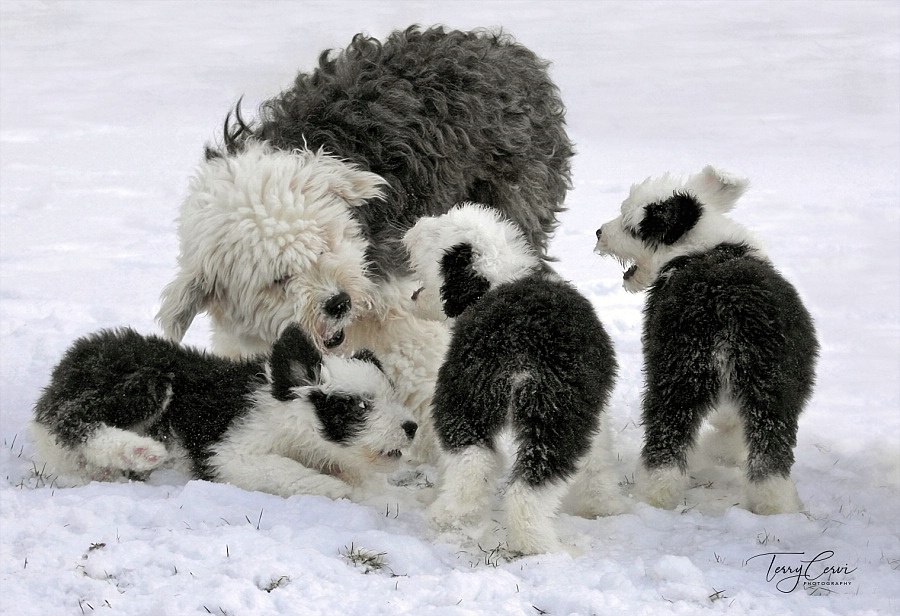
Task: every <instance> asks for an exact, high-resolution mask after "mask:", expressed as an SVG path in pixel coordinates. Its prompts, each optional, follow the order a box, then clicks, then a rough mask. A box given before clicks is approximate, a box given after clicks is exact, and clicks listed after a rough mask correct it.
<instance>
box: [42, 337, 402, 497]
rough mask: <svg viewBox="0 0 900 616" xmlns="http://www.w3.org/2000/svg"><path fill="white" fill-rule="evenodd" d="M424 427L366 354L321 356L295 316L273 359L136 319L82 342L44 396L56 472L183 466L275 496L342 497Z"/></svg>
mask: <svg viewBox="0 0 900 616" xmlns="http://www.w3.org/2000/svg"><path fill="white" fill-rule="evenodd" d="M415 432H416V424H415V422H414V421H413V420H412V416H411V414H410V413H409V412H408V411H406V410H405V409H404V408H403V407H401V406H400V405H399V404H397V403H396V402H395V400H394V391H393V388H392V386H391V383H390V381H389V380H388V378H387V377H386V376H385V375H384V373H383V372H382V369H381V366H380V364H379V362H378V360H377V359H376V358H375V357H374V356H373V355H372V354H371V353H365V352H362V353H358V354H357V355H356V356H354V357H353V358H347V359H344V358H338V357H332V356H323V355H322V354H321V353H320V352H319V351H318V349H317V348H316V347H315V346H314V345H313V343H312V342H311V340H310V339H309V337H308V336H307V335H306V334H305V333H304V332H303V331H302V329H301V328H300V327H298V326H296V325H291V326H289V327H288V328H287V329H286V330H285V331H284V333H283V334H282V335H281V337H279V339H278V340H277V341H276V343H275V345H274V347H273V349H272V352H271V354H270V355H268V356H264V357H258V358H254V359H248V360H241V361H236V360H230V359H224V358H221V357H216V356H213V355H209V354H207V353H204V352H202V351H199V350H194V349H189V348H184V347H181V346H179V345H177V344H175V343H173V342H170V341H168V340H163V339H161V338H158V337H156V336H143V335H140V334H138V333H137V332H135V331H134V330H131V329H118V330H105V331H101V332H99V333H97V334H93V335H91V336H86V337H84V338H81V339H79V340H77V341H76V342H75V343H74V344H73V345H72V347H71V348H70V349H69V350H68V351H67V352H66V354H65V355H64V357H63V358H62V360H61V361H60V363H59V364H58V365H57V366H56V368H55V369H54V370H53V374H52V377H51V381H50V384H49V385H48V386H47V388H46V389H45V390H44V393H43V395H41V397H40V398H39V399H38V401H37V403H36V405H35V420H34V421H33V422H32V434H33V436H34V438H35V445H36V449H37V453H38V456H39V457H40V458H41V459H43V460H44V461H45V462H46V463H47V465H48V466H49V469H48V470H50V471H53V472H55V473H57V474H63V475H65V476H69V477H76V478H80V479H82V480H87V481H91V480H116V479H119V478H141V477H143V476H145V475H146V474H148V473H149V472H150V471H152V470H155V469H157V468H160V467H163V466H164V465H167V466H174V467H175V468H178V469H179V470H187V471H188V472H189V473H191V474H192V475H193V476H195V477H197V478H200V479H208V480H211V481H219V482H223V483H230V484H233V485H236V486H238V487H241V488H244V489H247V490H256V491H261V492H269V493H272V494H277V495H280V496H291V495H293V494H318V495H322V496H328V497H330V498H341V497H347V496H349V495H350V493H351V488H352V487H353V486H357V485H361V484H362V483H363V482H364V481H365V480H367V479H368V478H369V477H370V476H371V475H372V473H373V471H375V470H378V469H381V470H389V469H391V468H393V467H394V466H396V462H397V460H399V458H400V456H401V452H400V450H401V449H403V448H406V447H407V446H408V445H409V444H410V441H411V440H412V439H413V436H414V435H415Z"/></svg>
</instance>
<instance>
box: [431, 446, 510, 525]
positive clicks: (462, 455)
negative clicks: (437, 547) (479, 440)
mask: <svg viewBox="0 0 900 616" xmlns="http://www.w3.org/2000/svg"><path fill="white" fill-rule="evenodd" d="M443 455H444V457H443V459H442V460H441V462H442V473H441V477H440V484H439V494H438V497H437V499H435V501H434V502H433V503H432V504H431V506H430V507H429V514H430V516H431V520H432V522H433V523H434V524H435V526H437V527H438V528H444V529H447V528H453V527H456V528H463V527H470V526H474V525H476V524H477V523H479V522H481V521H483V519H484V518H485V517H486V516H487V512H488V509H489V506H490V503H491V500H492V496H493V493H494V489H495V487H496V481H497V477H498V476H499V471H500V469H501V467H502V457H501V456H500V454H498V453H497V452H496V451H494V450H492V449H489V448H487V447H485V446H482V445H471V446H469V447H464V448H463V449H460V450H459V451H454V452H444V454H443Z"/></svg>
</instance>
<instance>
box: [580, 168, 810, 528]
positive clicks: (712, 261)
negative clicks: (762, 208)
mask: <svg viewBox="0 0 900 616" xmlns="http://www.w3.org/2000/svg"><path fill="white" fill-rule="evenodd" d="M747 186H748V182H747V180H745V179H742V178H738V177H735V176H732V175H730V174H728V173H725V172H723V171H721V170H717V169H714V168H713V167H706V168H705V169H703V170H702V171H701V172H700V173H698V174H695V175H692V176H690V177H688V178H686V179H682V178H678V177H676V176H673V175H670V174H666V175H664V176H662V177H659V178H649V179H647V180H645V181H644V182H642V183H640V184H636V185H634V186H632V188H631V192H630V194H629V196H628V198H627V199H626V200H625V201H624V202H623V203H622V210H621V215H620V216H619V217H617V218H616V219H614V220H612V221H610V222H607V223H606V224H604V225H602V226H601V227H600V229H599V230H598V231H597V245H596V247H595V251H596V252H597V253H598V254H600V255H611V256H614V257H616V258H617V259H619V261H620V262H621V263H622V264H623V266H628V267H627V269H626V271H625V275H624V286H625V288H626V289H627V290H628V291H631V292H637V291H641V290H643V289H648V292H647V301H646V305H645V307H644V325H643V347H644V370H645V379H646V384H645V390H644V396H643V421H644V428H645V436H644V446H643V450H642V452H641V465H640V469H639V472H638V477H637V480H636V483H637V484H638V486H637V487H638V488H639V493H640V494H641V495H642V496H643V498H644V500H646V501H647V502H648V503H650V504H652V505H655V506H658V507H664V508H672V507H674V506H675V505H676V504H677V503H678V501H679V500H680V499H681V495H682V494H683V492H684V489H685V483H686V480H687V474H686V472H687V466H688V456H687V454H688V451H689V449H690V448H691V447H692V446H693V444H694V441H695V439H696V438H697V435H698V431H699V429H700V427H701V423H702V422H703V420H704V418H706V417H708V416H710V418H711V420H712V421H711V423H712V424H713V426H714V427H715V431H714V432H713V433H712V434H711V436H710V438H711V439H713V440H711V441H709V445H710V447H712V448H715V449H717V450H718V451H717V452H716V451H715V450H714V449H710V452H713V453H715V455H716V456H717V457H720V458H722V459H725V460H731V461H735V462H743V463H745V464H746V468H745V476H746V483H745V494H744V496H743V500H742V503H743V505H744V506H745V507H746V508H748V509H750V510H751V511H753V512H756V513H760V514H774V513H783V512H794V511H798V510H799V508H800V507H801V503H800V500H799V498H798V495H797V489H796V487H795V486H794V483H793V481H792V480H791V478H790V472H791V467H792V465H793V463H794V454H793V448H794V446H795V445H796V442H797V422H798V418H799V417H800V413H801V411H802V410H803V408H804V406H805V404H806V402H807V400H808V399H809V397H810V395H811V393H812V389H813V385H814V381H815V363H816V357H817V355H818V349H819V346H818V342H817V340H816V333H815V329H814V326H813V321H812V318H811V317H810V315H809V312H807V310H806V308H805V307H804V305H803V303H802V301H801V300H800V297H799V296H798V294H797V291H796V290H795V289H794V287H793V286H792V285H791V284H790V283H789V282H788V281H787V280H785V279H784V277H783V276H782V275H781V274H780V273H779V272H778V271H777V270H776V269H775V268H774V267H773V266H772V264H771V262H770V261H769V259H768V257H767V256H766V253H765V251H764V249H763V247H762V244H761V243H760V242H759V241H758V240H757V239H756V238H755V237H753V235H751V233H750V232H749V231H747V230H746V229H745V228H744V227H742V226H740V225H739V224H737V223H736V222H734V221H732V220H731V219H729V218H728V217H726V216H724V214H725V213H726V212H728V211H730V210H731V209H732V207H734V204H735V202H736V201H737V199H738V198H739V197H740V196H741V195H742V194H743V193H744V191H745V190H746V188H747Z"/></svg>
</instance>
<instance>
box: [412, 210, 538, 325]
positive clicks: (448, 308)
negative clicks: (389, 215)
mask: <svg viewBox="0 0 900 616" xmlns="http://www.w3.org/2000/svg"><path fill="white" fill-rule="evenodd" d="M403 245H404V246H405V247H406V250H407V252H408V253H409V261H410V265H411V267H412V269H413V270H414V271H415V273H416V276H417V277H418V278H419V280H420V282H421V284H422V287H421V289H420V290H419V291H418V292H417V295H416V305H417V308H418V310H419V311H420V313H421V315H422V316H424V317H426V318H431V319H442V318H444V317H445V316H447V317H456V316H459V314H461V313H462V311H463V310H465V309H466V308H467V307H468V306H469V305H471V304H472V303H474V302H476V301H478V299H479V298H480V297H481V296H482V295H484V293H486V292H487V291H488V290H489V289H492V288H494V287H496V286H497V285H500V284H503V283H508V282H512V281H514V280H518V279H520V278H522V277H524V276H526V275H528V274H530V273H531V272H533V271H535V270H537V269H539V268H540V267H541V261H540V258H539V257H538V256H537V255H536V254H535V251H534V249H533V248H532V247H531V245H530V244H529V243H528V241H527V240H526V239H525V235H524V234H523V233H522V231H521V230H520V229H519V228H518V227H517V226H516V225H515V224H514V223H512V222H510V221H509V220H506V219H504V218H503V216H502V215H501V214H500V213H499V212H498V211H497V210H494V209H492V208H489V207H486V206H484V205H480V204H477V203H462V204H460V205H457V206H455V207H454V208H453V209H451V210H450V211H449V212H447V213H446V214H442V215H440V216H431V217H425V218H420V219H419V220H418V221H417V222H416V224H415V225H413V227H412V228H411V229H409V230H408V231H407V232H406V234H405V235H404V236H403Z"/></svg>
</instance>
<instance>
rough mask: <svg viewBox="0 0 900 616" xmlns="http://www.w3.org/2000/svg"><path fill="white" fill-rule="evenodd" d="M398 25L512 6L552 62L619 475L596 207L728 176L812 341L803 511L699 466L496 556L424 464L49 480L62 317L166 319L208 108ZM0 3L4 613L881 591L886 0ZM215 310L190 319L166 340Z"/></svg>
mask: <svg viewBox="0 0 900 616" xmlns="http://www.w3.org/2000/svg"><path fill="white" fill-rule="evenodd" d="M411 23H422V24H426V25H431V24H435V23H443V24H446V25H449V26H451V27H455V28H462V29H469V28H474V27H481V26H503V27H504V28H506V29H507V30H508V31H509V32H510V33H512V34H513V35H515V36H516V38H517V39H518V40H519V41H521V42H522V43H524V44H526V45H528V46H530V47H531V48H533V49H534V50H535V51H536V52H538V53H539V54H540V55H541V56H543V57H545V58H547V59H549V60H551V61H552V62H553V66H552V71H553V76H554V78H555V79H556V81H557V83H558V84H559V86H560V88H561V91H562V95H563V98H564V100H565V102H566V104H567V106H568V110H569V112H568V119H569V126H570V132H571V135H572V138H573V139H574V140H575V142H576V143H577V149H578V155H577V158H576V161H575V167H574V171H575V189H574V190H573V191H572V192H571V193H570V194H569V198H568V207H569V210H568V211H567V212H566V213H565V214H564V215H563V216H562V224H561V227H560V230H559V232H558V233H557V236H556V238H555V240H554V242H553V245H552V251H553V253H554V254H555V255H556V256H557V257H559V269H560V271H561V272H562V273H563V274H564V275H565V276H566V277H567V278H569V279H571V280H572V281H573V282H574V283H575V284H576V285H577V286H578V287H579V288H580V289H581V290H582V291H583V292H584V293H585V294H587V295H588V296H589V297H590V298H591V300H592V301H593V303H594V305H595V306H596V308H597V311H598V313H599V315H600V317H601V319H602V320H603V321H604V323H605V324H606V326H607V328H608V330H609V332H610V334H611V335H612V337H613V338H614V341H615V343H616V349H617V353H618V357H619V362H620V364H621V366H622V369H621V371H620V372H621V374H620V378H619V383H618V387H617V389H616V393H615V396H614V400H613V405H612V408H611V411H610V412H611V416H612V424H613V426H614V427H615V431H616V439H617V441H616V448H617V453H618V456H619V460H620V474H621V480H622V489H623V491H625V492H626V493H628V492H630V490H631V487H632V486H631V485H630V482H631V478H632V473H633V472H634V467H635V464H636V461H637V455H638V451H639V447H640V442H641V429H640V427H639V415H640V413H639V396H640V390H641V379H642V377H641V361H640V346H639V337H640V308H641V302H642V297H641V296H632V295H629V294H627V293H626V292H625V291H624V290H623V289H622V288H621V274H622V272H621V268H620V267H619V265H618V264H617V263H616V262H615V261H614V260H612V259H607V260H603V259H600V258H599V257H597V256H595V255H593V254H592V248H593V245H594V229H595V228H596V227H597V226H598V225H599V224H600V223H601V222H604V221H606V220H608V219H610V218H612V217H614V216H615V215H616V213H617V211H618V207H619V204H620V202H621V200H622V199H623V198H624V197H625V196H626V195H627V191H628V187H629V186H630V184H631V183H632V182H634V181H637V180H641V179H643V178H645V177H646V176H648V175H656V174H658V173H660V172H663V171H666V170H671V171H675V172H680V173H688V172H694V171H697V170H699V169H700V168H701V167H702V166H703V165H705V164H707V163H712V164H715V165H718V166H721V167H724V168H726V169H728V170H731V171H733V172H736V173H739V174H743V175H746V176H748V177H749V178H750V179H751V181H752V187H751V190H750V192H749V193H748V194H747V195H746V196H745V197H744V199H743V200H742V201H741V202H740V203H739V204H738V207H737V208H736V209H735V211H734V217H735V218H737V219H738V220H739V221H741V222H743V223H745V224H746V225H747V226H749V227H751V228H752V229H753V230H755V231H756V232H758V234H759V235H760V236H761V237H762V238H763V239H764V240H765V241H766V243H767V245H768V248H769V251H770V254H771V255H772V257H773V260H774V261H775V263H776V265H777V266H778V267H779V268H780V269H781V270H782V271H783V272H784V273H785V274H786V275H787V276H788V278H789V279H791V280H792V281H793V282H794V284H795V285H796V286H797V288H798V289H799V290H800V292H801V295H802V296H803V297H804V298H805V300H806V301H807V303H808V306H809V308H810V310H811V312H812V313H813V315H814V317H815V319H816V322H817V325H818V328H819V334H820V338H821V342H822V347H823V348H822V355H821V359H820V362H819V370H818V374H819V378H818V387H817V390H816V394H815V396H814V397H813V399H812V401H811V403H810V405H809V407H808V408H807V411H806V413H805V415H804V416H803V418H802V421H801V422H800V435H799V445H798V447H797V449H796V455H797V463H796V466H795V473H794V475H795V480H796V482H797V485H798V489H799V492H800V496H801V498H802V499H803V501H804V503H805V511H804V512H803V513H800V514H796V515H780V516H771V517H761V516H756V515H753V514H751V513H749V512H748V511H746V510H743V509H740V508H736V507H732V506H731V505H732V504H733V503H734V502H735V498H736V494H737V492H736V490H737V488H738V483H737V478H738V475H737V472H736V471H735V469H726V468H720V467H715V466H713V465H710V464H702V465H701V466H700V467H699V469H698V471H697V472H696V473H695V474H694V476H693V481H692V488H691V489H690V491H689V492H688V493H687V495H686V499H685V502H684V505H683V506H680V507H678V509H676V510H675V511H661V510H657V509H653V508H651V507H648V506H646V505H642V504H640V503H637V502H635V503H634V506H633V511H631V512H629V513H626V514H623V515H619V516H616V517H611V518H605V519H598V520H586V519H581V518H576V517H572V516H569V515H565V514H562V515H560V517H559V519H558V521H557V527H558V531H559V533H560V535H561V537H562V539H563V541H564V542H565V543H566V544H567V545H568V546H569V547H570V551H571V553H568V552H567V553H562V554H552V555H541V556H533V557H528V558H522V559H518V560H512V561H508V560H506V559H504V558H501V554H500V553H499V552H498V551H497V550H496V547H497V546H495V545H482V546H481V549H476V548H472V547H471V546H469V547H467V548H465V549H464V547H465V546H463V545H461V544H460V543H457V542H454V541H453V540H452V537H451V538H450V539H449V540H448V538H447V537H437V536H436V535H435V533H434V531H432V530H431V529H430V527H429V526H428V524H427V521H426V519H425V518H424V516H423V508H422V505H421V504H420V503H421V501H422V500H427V498H428V493H429V492H430V491H431V490H433V488H430V487H428V486H427V485H418V486H417V487H409V488H407V489H406V490H404V491H402V492H400V493H399V494H392V495H391V496H390V497H386V498H381V499H378V498H372V499H369V500H367V501H365V502H362V503H356V502H350V501H346V500H343V501H337V502H333V501H329V500H327V499H323V498H313V497H293V498H289V499H282V498H278V497H274V496H269V495H265V494H259V493H250V492H245V491H242V490H239V489H236V488H234V487H231V486H228V485H219V484H210V483H205V482H199V481H187V480H186V478H185V477H183V476H180V475H177V474H175V473H174V472H171V471H169V472H158V473H156V474H154V475H153V476H152V477H151V480H150V481H149V482H148V483H131V484H121V483H120V484H99V483H94V484H91V485H88V486H84V487H78V488H71V487H64V486H62V485H60V483H59V482H58V481H57V480H56V478H54V477H53V476H50V475H48V474H46V473H44V472H42V471H41V468H40V467H39V466H38V464H37V463H35V462H34V461H33V460H32V455H33V448H32V443H31V442H30V438H29V436H28V432H27V429H26V425H27V422H28V421H29V419H30V416H31V408H32V404H33V403H34V401H35V399H36V397H37V396H38V394H39V392H40V390H41V388H42V387H43V386H44V385H45V384H46V383H47V379H48V376H49V373H50V370H51V368H52V367H53V365H54V364H55V363H56V362H57V361H58V360H59V358H60V356H61V354H62V353H63V351H64V350H65V349H66V347H67V346H68V345H69V344H70V343H71V342H72V341H73V340H74V339H75V338H76V337H78V336H80V335H82V334H86V333H88V332H92V331H95V330H97V329H100V328H104V327H111V326H121V325H131V326H134V327H135V328H137V329H138V330H140V331H143V332H147V333H151V332H157V328H156V325H155V323H154V320H153V318H154V315H155V313H156V310H157V308H158V300H159V293H160V290H161V289H162V287H163V286H164V285H165V284H166V283H167V282H168V281H169V280H170V279H171V278H172V276H173V275H174V273H175V257H176V254H177V243H176V237H175V217H176V215H177V209H178V206H179V203H180V200H181V199H182V197H183V196H184V194H185V192H186V187H187V181H188V178H189V176H190V174H191V173H192V172H193V169H194V167H195V165H196V163H197V162H198V161H199V160H200V156H201V154H202V147H203V145H204V143H205V142H206V141H208V140H210V139H212V138H215V137H216V136H217V135H218V134H219V130H220V126H221V122H222V120H223V118H224V115H225V112H226V111H227V110H228V109H229V108H230V107H231V106H232V105H233V104H234V103H235V101H236V100H237V99H238V98H239V97H240V96H242V95H243V96H244V101H245V104H246V108H248V109H249V108H252V107H255V105H256V103H257V102H259V101H260V100H262V99H264V98H266V97H269V96H271V95H274V94H275V93H277V92H278V91H279V90H281V89H282V88H283V87H286V86H287V85H289V84H290V82H291V81H292V79H293V75H294V73H295V71H296V70H298V69H301V68H302V69H310V68H311V67H312V66H313V63H314V61H315V59H316V57H317V55H318V53H319V52H320V51H321V50H323V49H326V48H331V47H341V46H344V45H345V44H346V43H347V42H348V41H349V39H350V37H351V36H352V35H353V34H354V33H356V32H358V31H366V32H368V33H370V34H372V35H376V36H379V37H382V36H384V35H386V34H387V33H388V32H390V31H391V30H393V29H395V28H401V27H405V26H407V25H409V24H411ZM0 28H2V30H0V33H2V34H0V112H2V115H0V174H2V175H0V191H2V192H0V233H2V236H0V239H2V241H0V267H2V292H0V313H2V322H0V344H2V358H0V359H2V370H0V445H2V446H0V506H2V516H0V539H2V540H0V612H2V613H3V614H10V615H12V614H15V615H17V616H28V615H35V616H48V615H54V616H59V615H66V614H73V615H76V616H77V615H81V614H101V615H102V614H128V615H154V616H155V615H172V616H180V615H187V614H199V615H205V614H214V615H219V616H248V615H268V614H337V613H343V614H363V615H369V614H390V615H392V616H396V615H397V614H414V615H422V614H441V615H444V614H446V615H450V614H452V615H457V614H491V615H506V614H509V615H529V616H535V615H539V614H552V615H554V616H556V615H561V614H578V615H590V614H629V615H638V614H654V615H657V614H663V615H665V614H701V613H726V612H727V613H729V614H739V615H740V614H753V615H765V616H769V615H772V614H780V615H804V616H807V615H830V614H842V615H843V614H858V615H863V614H871V615H873V616H874V615H876V614H877V615H886V614H897V613H900V518H898V513H897V512H898V511H900V384H898V379H900V376H898V375H900V327H898V318H900V241H898V237H900V4H898V3H897V2H894V1H891V2H888V1H883V2H865V1H855V2H812V3H803V2H737V1H723V2H658V3H657V2H653V3H650V2H605V1H589V0H585V1H584V2H575V1H572V2H569V1H566V0H556V1H554V2H516V1H514V0H503V1H496V2H492V1H487V0H480V1H477V2H452V1H447V2H441V3H437V2H425V1H421V2H413V1H398V2H376V1H371V2H368V1H359V2H340V1H336V0H331V1H328V2H311V1H309V2H307V1H294V2H283V3H279V2H247V3H237V2H230V3H216V2H192V3H188V2H164V1H147V2H140V1H137V2H124V1H122V2H86V1H74V2H30V1H20V0H0ZM208 336H209V328H208V324H207V322H206V321H200V322H198V323H195V325H194V327H193V328H192V329H191V330H190V332H189V334H188V337H187V340H186V341H187V342H188V343H190V344H193V345H196V346H205V345H206V344H207V341H208ZM419 470H421V471H423V472H424V473H426V475H427V476H428V477H429V478H433V477H434V475H433V469H429V468H424V469H419ZM822 582H827V584H822Z"/></svg>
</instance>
